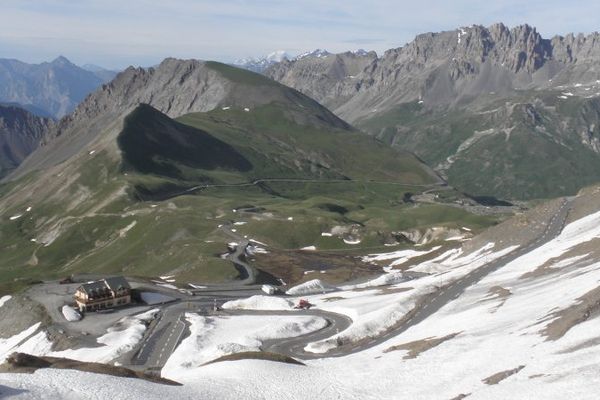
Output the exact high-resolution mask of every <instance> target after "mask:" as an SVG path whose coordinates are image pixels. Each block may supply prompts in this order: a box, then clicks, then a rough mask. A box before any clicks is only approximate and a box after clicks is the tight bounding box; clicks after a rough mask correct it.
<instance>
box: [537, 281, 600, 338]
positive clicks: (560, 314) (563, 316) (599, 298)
mask: <svg viewBox="0 0 600 400" xmlns="http://www.w3.org/2000/svg"><path fill="white" fill-rule="evenodd" d="M577 301H578V302H577V303H576V304H573V305H572V306H570V307H567V308H565V309H563V310H559V311H556V312H554V313H552V314H550V315H549V316H548V317H549V318H555V319H554V320H553V321H552V322H550V323H549V324H548V325H546V327H545V328H544V330H542V332H541V334H542V335H544V336H546V340H558V339H560V338H561V337H563V336H564V335H565V333H567V332H568V331H569V329H571V328H572V327H574V326H575V325H577V324H580V323H582V322H585V321H587V320H588V319H589V318H590V317H591V316H594V315H596V314H597V313H598V311H600V287H597V288H596V289H593V290H590V291H589V292H587V293H586V294H584V295H583V296H581V297H580V298H578V299H577Z"/></svg>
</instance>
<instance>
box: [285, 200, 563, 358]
mask: <svg viewBox="0 0 600 400" xmlns="http://www.w3.org/2000/svg"><path fill="white" fill-rule="evenodd" d="M569 210H570V200H569V199H565V200H564V201H563V204H562V205H561V207H560V209H559V210H558V212H557V213H556V215H554V217H552V218H551V220H550V221H549V224H548V226H547V227H546V229H545V230H544V232H543V233H542V235H540V236H539V237H538V238H537V239H535V240H533V241H531V242H530V243H528V244H527V245H526V246H523V247H519V248H517V249H515V250H514V251H512V252H510V253H508V254H506V255H504V256H502V257H500V258H498V259H496V260H494V261H492V262H490V263H488V264H486V265H484V266H482V267H480V268H477V269H476V270H474V271H472V272H470V273H468V274H467V275H465V276H464V277H462V278H460V279H458V280H456V281H453V282H451V283H449V284H447V285H445V286H442V287H441V288H440V289H439V290H438V292H437V293H435V294H434V295H433V296H432V297H431V298H428V299H425V300H424V301H423V302H421V303H420V304H418V305H417V306H416V307H415V309H413V310H412V311H411V312H410V313H408V314H407V316H406V317H405V318H404V319H403V320H402V321H401V322H400V324H399V326H396V327H394V328H392V329H390V330H389V331H387V332H386V333H384V334H382V335H379V336H377V337H376V338H370V339H366V340H364V341H361V342H359V343H356V344H348V345H344V346H340V347H337V348H335V349H332V350H330V351H329V352H327V353H324V354H315V353H309V352H305V351H304V350H303V348H298V347H294V348H292V349H290V350H292V351H291V352H289V353H287V352H286V354H288V355H290V356H292V357H295V358H300V359H314V358H323V357H340V356H344V355H347V354H350V353H355V352H358V351H363V350H366V349H369V348H371V347H374V346H377V345H379V344H381V343H383V342H385V341H387V340H389V339H390V338H392V337H394V336H397V335H399V334H401V333H403V332H404V331H406V330H407V329H409V328H410V327H412V326H415V325H417V324H418V323H420V322H422V321H423V320H425V319H426V318H427V317H429V316H431V315H433V314H434V313H436V312H437V311H439V310H440V309H441V308H442V307H443V306H445V305H446V304H448V303H450V302H451V301H452V300H454V299H456V298H458V297H459V296H460V295H461V294H462V293H463V292H464V291H465V290H466V289H467V288H468V287H470V286H472V285H474V284H476V283H477V282H479V281H480V280H481V279H483V278H484V277H486V276H487V275H489V274H491V273H492V272H494V271H496V270H498V269H499V268H501V267H502V266H504V265H506V264H508V263H509V262H511V261H513V260H515V259H517V258H519V257H521V256H522V255H524V254H527V253H529V252H530V251H531V250H533V249H534V248H536V247H540V246H542V245H543V244H545V243H547V242H549V241H550V240H552V239H554V238H555V237H556V236H558V235H559V234H560V233H561V232H562V230H563V228H564V226H565V222H566V219H567V216H568V213H569Z"/></svg>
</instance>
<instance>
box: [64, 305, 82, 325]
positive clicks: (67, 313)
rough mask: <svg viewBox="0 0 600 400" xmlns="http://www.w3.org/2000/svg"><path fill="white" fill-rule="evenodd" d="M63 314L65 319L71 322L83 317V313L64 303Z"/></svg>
mask: <svg viewBox="0 0 600 400" xmlns="http://www.w3.org/2000/svg"><path fill="white" fill-rule="evenodd" d="M62 314H63V316H64V317H65V319H66V320H67V321H69V322H75V321H79V320H80V319H81V314H79V312H78V311H77V310H75V309H74V308H73V307H71V306H69V305H64V306H63V307H62Z"/></svg>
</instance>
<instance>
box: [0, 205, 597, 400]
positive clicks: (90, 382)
mask: <svg viewBox="0 0 600 400" xmlns="http://www.w3.org/2000/svg"><path fill="white" fill-rule="evenodd" d="M494 248H495V246H494V244H493V243H489V244H487V245H485V246H483V247H481V248H480V249H478V250H476V251H474V252H471V253H468V254H467V253H463V251H462V250H453V251H447V252H445V253H444V254H442V255H440V256H438V257H436V259H435V260H430V261H428V262H424V263H422V264H419V265H415V266H411V270H413V271H422V272H429V273H431V274H432V275H429V276H426V277H424V278H420V279H416V280H412V281H405V282H398V283H394V284H393V285H391V286H372V287H367V288H366V289H363V290H352V289H346V290H340V291H337V292H335V293H329V294H319V295H312V296H308V300H309V301H310V302H311V303H314V304H316V305H317V307H318V308H321V309H325V310H329V311H333V312H339V313H343V314H346V315H348V316H350V317H351V318H352V319H353V324H352V325H351V326H350V328H348V330H347V331H345V332H340V333H339V334H340V335H346V336H347V337H349V338H350V337H353V338H358V337H364V336H365V335H371V334H373V333H374V332H377V331H378V330H380V329H385V327H386V326H389V324H392V323H393V321H395V320H396V321H397V320H398V319H400V318H402V316H403V315H404V314H405V313H406V312H407V310H409V309H410V308H411V307H412V306H413V304H414V302H416V301H418V299H419V298H420V296H423V295H427V294H428V293H432V292H433V291H435V290H437V288H436V286H439V283H440V280H441V278H442V276H443V279H444V282H445V283H447V282H450V281H452V280H455V279H459V278H460V277H462V276H464V275H466V274H467V273H468V272H469V271H472V270H473V269H475V268H477V267H479V266H481V265H483V264H484V263H485V262H486V261H490V260H491V259H495V258H498V257H501V256H502V255H503V254H506V253H507V252H510V251H511V250H512V249H514V248H515V247H512V248H507V249H503V250H500V251H498V250H494ZM442 274H443V275H442ZM599 282H600V212H598V213H595V214H591V215H589V216H587V217H584V218H582V219H580V220H578V221H575V222H573V223H571V224H569V225H567V226H566V228H565V229H564V230H563V232H562V233H561V234H560V235H559V236H558V237H557V238H555V239H553V240H551V241H550V242H548V243H547V244H545V245H543V246H541V247H539V248H537V249H533V250H532V251H530V252H529V253H527V254H525V255H523V256H521V257H519V258H517V259H515V260H514V261H511V262H509V263H507V264H506V265H504V266H503V267H501V268H500V269H498V270H497V271H495V272H492V273H490V274H489V275H487V276H486V277H484V278H483V279H481V280H480V281H478V282H477V283H474V284H473V285H471V286H470V287H469V288H468V289H466V290H465V291H464V292H463V293H462V294H461V295H460V296H459V297H458V298H456V299H451V300H450V301H449V302H448V303H447V304H446V305H445V306H443V307H442V308H441V309H440V310H439V311H437V312H436V313H435V314H433V315H431V316H429V317H428V318H427V319H425V320H424V321H423V322H421V323H419V324H417V325H415V326H412V327H411V328H409V329H407V330H406V331H404V332H403V333H401V334H399V335H397V336H395V337H393V338H391V339H389V340H387V341H386V342H384V343H382V344H380V345H377V346H375V347H372V348H370V349H368V350H365V351H362V352H358V353H354V354H350V355H346V356H343V357H337V358H324V359H317V360H310V361H306V364H307V365H306V366H300V365H290V364H282V363H275V362H270V361H260V360H243V361H235V362H223V363H216V364H210V365H204V366H202V364H203V363H204V362H205V360H208V359H209V358H210V357H212V356H214V355H217V354H219V353H220V352H223V351H229V350H231V349H232V348H234V347H236V346H243V347H244V348H252V347H256V346H257V345H258V342H260V338H263V339H264V338H265V337H274V336H273V335H279V334H281V335H284V334H285V335H289V334H290V332H292V333H297V334H300V332H301V331H302V330H303V329H307V330H308V329H313V328H316V326H318V322H317V321H313V322H310V321H300V320H298V318H303V317H304V318H306V317H305V316H301V315H289V316H288V315H285V316H284V315H281V316H275V315H273V316H271V315H269V316H268V318H267V317H265V316H260V317H255V316H252V318H255V320H253V321H251V320H250V319H249V318H251V317H248V316H244V317H238V316H231V317H229V318H226V319H222V320H221V319H219V320H213V321H211V320H209V319H205V318H204V317H199V316H193V315H188V318H190V322H191V324H192V328H193V334H192V336H189V337H188V338H186V339H185V340H184V341H183V343H182V344H181V345H180V347H179V348H178V349H177V350H176V352H175V353H174V354H173V356H172V357H171V358H170V359H169V361H168V364H167V367H166V368H165V369H164V370H163V374H164V375H165V376H168V377H169V378H171V379H175V380H180V381H182V382H183V383H184V386H181V387H166V386H160V385H156V384H152V383H148V382H141V381H133V380H126V379H123V378H113V377H105V376H102V377H100V376H97V375H93V374H84V373H79V372H72V371H54V370H48V371H38V372H36V373H34V374H31V375H29V374H1V375H0V390H2V391H5V392H8V393H11V392H12V393H14V394H16V396H15V398H32V399H39V398H47V396H50V397H53V398H67V399H69V398H76V396H75V395H78V396H81V395H82V394H85V395H86V396H88V397H87V398H94V399H99V398H111V399H136V398H140V399H145V400H148V399H165V398H180V399H191V398H194V399H213V398H218V399H264V398H273V397H278V396H281V394H282V393H283V394H285V398H286V399H340V398H341V399H355V400H363V399H390V400H391V399H453V398H462V397H460V396H468V397H467V399H468V400H471V399H481V400H482V399H486V400H488V399H498V400H500V399H502V400H504V399H556V400H563V399H590V400H591V399H596V398H597V397H598V393H600V318H598V312H599V306H598V304H600V286H599ZM263 297H266V298H269V297H267V296H263ZM249 303H250V302H247V304H245V305H246V306H247V307H251V306H253V305H256V306H259V305H261V304H260V301H256V299H255V300H253V304H249ZM308 318H312V317H308ZM257 321H258V322H257ZM269 321H270V322H269ZM271 323H273V324H275V325H271ZM287 324H292V325H289V326H288V325H287ZM293 324H297V325H293ZM266 326H271V328H269V329H267V328H266ZM291 326H294V328H291ZM276 327H280V328H281V330H279V328H276ZM288 327H289V328H288ZM32 328H34V327H32ZM34 331H35V330H34ZM34 331H33V332H34ZM33 332H31V334H33ZM276 332H278V333H276ZM282 332H285V333H282ZM275 337H277V336H275ZM3 340H4V339H3ZM9 340H12V339H9ZM15 340H16V339H15ZM15 340H13V342H14V341H15ZM4 345H6V343H4ZM8 345H10V344H8ZM332 345H335V344H334V343H332V342H331V341H330V340H328V339H325V340H324V341H320V342H316V343H314V344H311V346H312V347H315V350H323V349H326V348H327V347H328V346H332ZM0 346H3V342H0ZM238 348H239V347H238ZM45 396H46V397H45ZM77 398H81V397H77ZM84 398H85V397H84Z"/></svg>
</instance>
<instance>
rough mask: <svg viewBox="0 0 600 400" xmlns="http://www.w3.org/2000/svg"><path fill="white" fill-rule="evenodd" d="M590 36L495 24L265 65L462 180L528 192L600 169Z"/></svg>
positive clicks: (597, 55)
mask: <svg viewBox="0 0 600 400" xmlns="http://www.w3.org/2000/svg"><path fill="white" fill-rule="evenodd" d="M599 62H600V36H599V34H598V33H593V34H591V35H588V36H585V35H582V34H579V35H574V34H569V35H566V36H564V37H562V36H556V37H553V38H552V39H544V38H543V37H542V36H541V35H540V34H539V33H538V32H537V31H536V29H535V28H533V27H530V26H528V25H521V26H517V27H514V28H512V29H509V28H508V27H506V26H505V25H503V24H494V25H492V26H490V27H487V28H486V27H483V26H470V27H463V28H459V29H457V30H453V31H446V32H440V33H426V34H422V35H419V36H417V37H416V38H415V40H414V41H412V42H410V43H408V44H407V45H405V46H403V47H400V48H396V49H391V50H388V51H387V52H385V53H384V54H383V55H382V56H381V57H377V56H376V55H375V54H373V53H368V54H358V55H357V54H351V53H342V54H337V55H332V56H329V57H327V58H303V59H299V60H291V61H285V60H284V61H282V62H280V63H277V64H274V65H272V66H271V67H269V68H268V69H267V70H266V71H265V74H266V75H267V76H269V77H271V78H273V79H275V80H277V81H279V82H281V83H284V84H286V85H289V86H291V87H294V88H296V89H298V90H299V91H301V92H303V93H305V94H307V95H309V96H311V97H313V98H314V99H316V100H317V101H319V102H321V103H322V104H324V105H325V106H327V107H329V108H330V109H331V110H332V111H333V112H334V113H335V114H336V115H338V116H339V117H341V118H343V119H345V120H347V121H348V122H350V123H353V124H354V125H355V126H357V127H359V128H361V129H363V130H365V131H367V132H368V133H369V134H371V135H374V136H376V137H378V138H379V139H381V140H383V141H385V142H387V143H389V144H390V145H392V146H395V147H399V148H402V149H405V150H408V151H412V152H414V153H415V154H417V155H418V156H419V157H421V158H422V159H423V160H424V161H425V162H427V163H428V164H429V165H431V166H433V167H434V168H435V169H436V171H438V172H439V173H440V174H442V175H443V176H445V177H446V178H447V179H448V181H449V182H450V183H451V184H453V185H454V186H456V187H458V188H460V189H461V190H464V191H467V192H469V193H473V194H478V195H495V196H502V197H508V198H521V199H527V198H536V197H537V198H539V197H552V196H557V195H562V194H573V193H574V192H576V191H577V190H578V189H579V188H580V187H582V186H585V185H587V184H590V183H592V182H596V181H597V180H598V179H599V178H600V176H599V175H598V173H597V172H596V171H598V170H599V169H598V167H600V154H599V150H600V147H599V143H600V142H599V140H600V139H599V135H600V127H599V125H598V123H597V122H598V118H599V116H600V108H599V104H598V96H600V80H599V79H600V69H598V63H599Z"/></svg>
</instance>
